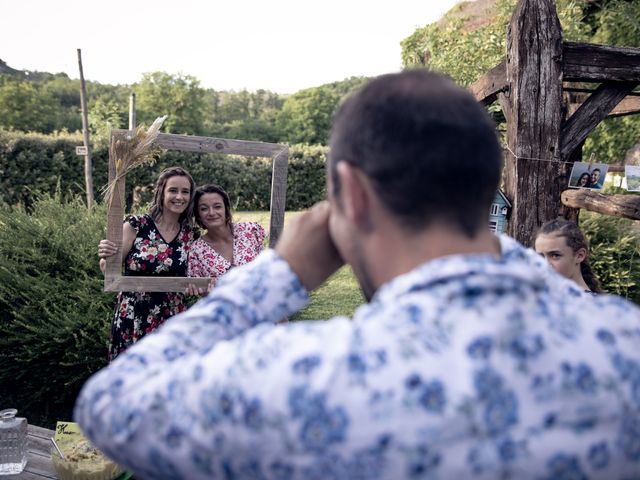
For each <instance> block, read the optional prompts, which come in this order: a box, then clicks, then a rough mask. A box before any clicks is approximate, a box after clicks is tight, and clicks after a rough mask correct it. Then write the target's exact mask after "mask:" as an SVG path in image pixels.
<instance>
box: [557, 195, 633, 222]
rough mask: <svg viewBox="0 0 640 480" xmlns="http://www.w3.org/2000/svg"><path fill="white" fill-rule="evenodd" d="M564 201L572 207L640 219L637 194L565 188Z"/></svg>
mask: <svg viewBox="0 0 640 480" xmlns="http://www.w3.org/2000/svg"><path fill="white" fill-rule="evenodd" d="M561 199H562V203H563V204H564V205H567V206H568V207H571V208H584V209H585V210H589V211H591V212H598V213H602V214H604V215H611V216H614V217H623V218H630V219H631V220H640V197H638V196H637V195H604V194H602V193H598V192H593V191H591V190H589V189H585V188H580V189H577V190H573V189H570V190H565V191H564V192H562V197H561Z"/></svg>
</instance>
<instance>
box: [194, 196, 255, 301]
mask: <svg viewBox="0 0 640 480" xmlns="http://www.w3.org/2000/svg"><path fill="white" fill-rule="evenodd" d="M194 215H195V221H196V223H197V224H198V225H199V226H200V227H201V228H203V229H204V230H206V231H205V233H204V234H203V235H202V236H201V237H200V238H199V239H198V240H196V241H195V242H194V243H193V245H192V247H191V251H190V253H189V272H188V274H189V276H190V277H212V278H213V279H214V284H215V280H216V279H217V278H218V277H219V276H221V275H223V274H224V273H226V272H227V271H228V270H229V269H230V268H231V267H233V266H236V265H244V264H245V263H248V262H250V261H251V260H253V259H254V258H256V257H257V256H258V254H259V253H260V252H261V251H262V247H263V243H264V238H265V231H264V229H263V228H262V226H261V225H259V224H258V223H255V222H238V223H234V222H233V221H232V216H231V202H230V201H229V195H228V194H227V192H225V191H224V189H223V188H222V187H220V186H219V185H214V184H208V185H204V186H202V187H199V188H198V189H197V190H196V194H195V198H194ZM212 286H213V285H212ZM192 293H193V292H192Z"/></svg>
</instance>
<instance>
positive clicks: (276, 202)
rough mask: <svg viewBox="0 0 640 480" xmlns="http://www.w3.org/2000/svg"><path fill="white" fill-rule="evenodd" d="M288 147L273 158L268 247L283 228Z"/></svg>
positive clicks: (273, 242)
mask: <svg viewBox="0 0 640 480" xmlns="http://www.w3.org/2000/svg"><path fill="white" fill-rule="evenodd" d="M288 165H289V148H284V149H282V151H281V152H279V153H278V154H277V155H276V156H275V157H274V158H273V169H272V172H273V173H272V180H271V221H270V225H271V227H270V228H269V247H270V248H273V247H275V246H276V243H277V242H278V238H280V235H281V234H282V230H283V229H284V211H285V203H286V199H287V167H288Z"/></svg>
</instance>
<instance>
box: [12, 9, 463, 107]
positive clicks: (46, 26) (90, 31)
mask: <svg viewBox="0 0 640 480" xmlns="http://www.w3.org/2000/svg"><path fill="white" fill-rule="evenodd" d="M458 2H459V0H386V1H381V0H369V1H366V0H322V1H316V2H309V1H305V0H295V1H294V0H227V1H224V2H223V1H219V0H218V1H212V0H208V1H207V0H200V1H196V0H179V1H176V0H155V1H153V2H150V1H148V0H108V1H104V0H103V1H100V2H98V1H95V2H94V1H92V0H89V1H87V0H4V1H2V2H0V59H2V60H3V61H5V62H6V63H7V64H8V65H9V66H10V67H12V68H15V69H19V70H37V71H42V72H50V73H59V72H64V73H66V74H67V75H69V77H71V78H79V73H78V56H77V49H78V48H80V49H81V50H82V63H83V70H84V76H85V79H86V80H91V81H96V82H100V83H106V84H114V85H115V84H132V83H135V82H139V81H140V80H141V79H142V75H143V74H144V73H147V72H154V71H162V72H166V73H169V74H172V75H178V74H181V75H191V76H193V77H195V78H197V79H198V80H199V81H200V84H201V86H202V87H205V88H213V89H216V90H235V91H239V90H242V89H247V90H250V91H255V90H257V89H260V88H262V89H265V90H271V91H274V92H277V93H282V94H287V93H294V92H296V91H298V90H301V89H303V88H309V87H315V86H319V85H322V84H324V83H328V82H334V81H339V80H343V79H345V78H348V77H351V76H374V75H379V74H383V73H389V72H394V71H398V70H400V68H401V66H402V61H401V54H400V42H401V41H402V40H403V39H404V38H406V37H408V36H409V35H411V34H412V33H413V32H414V31H415V29H416V28H418V27H422V26H424V25H427V24H429V23H433V22H435V21H437V20H438V19H440V18H441V17H442V15H443V14H444V13H446V12H447V11H448V10H449V9H450V8H451V7H453V6H454V5H455V4H456V3H458Z"/></svg>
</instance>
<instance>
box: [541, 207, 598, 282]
mask: <svg viewBox="0 0 640 480" xmlns="http://www.w3.org/2000/svg"><path fill="white" fill-rule="evenodd" d="M541 233H542V234H545V235H550V234H553V235H557V236H559V237H564V238H566V239H567V245H569V248H571V250H572V251H573V253H576V252H577V251H578V250H580V249H581V248H584V249H585V251H586V252H587V253H586V255H585V257H584V260H582V262H581V263H580V272H581V273H582V278H584V281H585V283H586V284H587V286H588V287H589V290H591V291H592V292H595V293H602V287H601V286H600V281H599V280H598V278H597V277H596V275H595V273H593V269H592V268H591V264H589V243H588V242H587V239H586V238H585V236H584V234H583V233H582V230H580V227H579V226H578V224H577V223H575V222H572V221H570V220H565V219H563V218H558V219H555V220H549V221H548V222H545V223H543V224H542V226H541V227H540V229H539V230H538V233H537V235H540V234H541Z"/></svg>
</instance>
